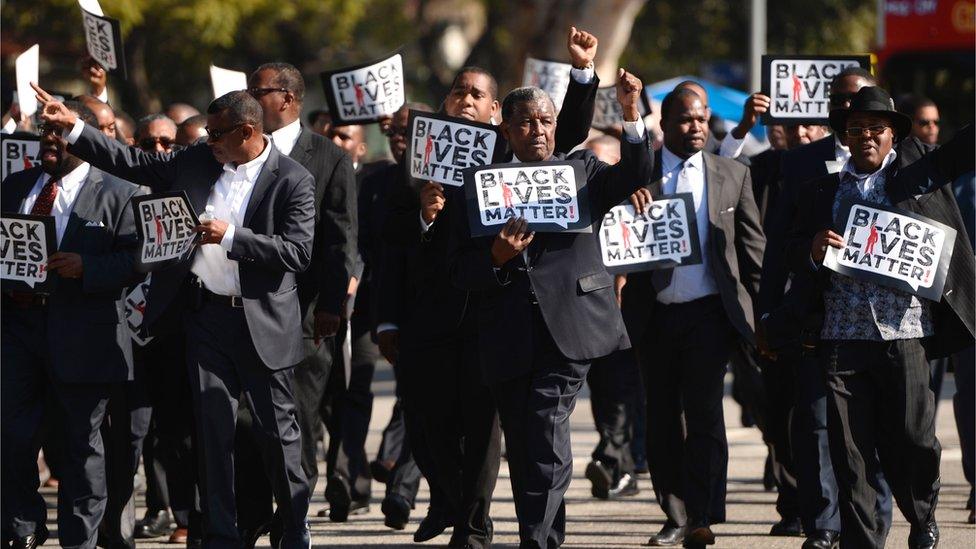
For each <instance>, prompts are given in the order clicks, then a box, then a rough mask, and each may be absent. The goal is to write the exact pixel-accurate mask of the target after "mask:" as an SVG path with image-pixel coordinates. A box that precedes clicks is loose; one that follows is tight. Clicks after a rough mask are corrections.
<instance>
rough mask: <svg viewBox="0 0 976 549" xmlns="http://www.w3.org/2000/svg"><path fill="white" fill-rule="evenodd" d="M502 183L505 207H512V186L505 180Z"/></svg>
mask: <svg viewBox="0 0 976 549" xmlns="http://www.w3.org/2000/svg"><path fill="white" fill-rule="evenodd" d="M501 183H502V201H504V202H505V207H506V208H511V207H512V188H511V187H509V186H508V183H505V181H504V180H502V182H501Z"/></svg>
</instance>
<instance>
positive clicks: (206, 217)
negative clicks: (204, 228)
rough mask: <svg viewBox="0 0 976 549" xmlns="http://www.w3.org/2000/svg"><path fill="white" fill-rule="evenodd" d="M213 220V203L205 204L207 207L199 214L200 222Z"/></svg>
mask: <svg viewBox="0 0 976 549" xmlns="http://www.w3.org/2000/svg"><path fill="white" fill-rule="evenodd" d="M213 220H214V207H213V204H207V208H206V209H205V210H204V212H203V213H202V214H200V223H204V222H207V221H213Z"/></svg>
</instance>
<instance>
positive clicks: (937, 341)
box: [786, 125, 976, 359]
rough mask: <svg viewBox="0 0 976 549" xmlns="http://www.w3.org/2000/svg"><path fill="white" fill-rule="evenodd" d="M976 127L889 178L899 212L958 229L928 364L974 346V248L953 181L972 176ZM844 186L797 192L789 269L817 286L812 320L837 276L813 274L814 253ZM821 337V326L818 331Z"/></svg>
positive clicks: (822, 183)
mask: <svg viewBox="0 0 976 549" xmlns="http://www.w3.org/2000/svg"><path fill="white" fill-rule="evenodd" d="M974 148H976V141H974V133H973V126H971V125H970V126H967V127H966V128H963V129H962V130H960V131H959V133H957V134H956V135H955V136H954V137H953V139H952V140H950V141H949V142H948V143H946V144H945V145H943V146H942V147H941V148H939V149H937V150H935V151H932V152H930V153H928V154H925V155H924V156H922V157H921V158H920V159H917V160H915V161H914V162H912V163H911V164H909V165H903V164H901V163H895V164H892V165H891V166H890V167H889V168H888V172H887V173H886V176H885V192H886V193H887V195H888V198H889V199H890V200H891V203H892V204H893V205H894V206H895V207H898V208H902V209H905V210H908V211H912V212H915V213H918V214H921V215H924V216H925V217H928V218H930V219H934V220H936V221H940V222H942V223H945V224H946V225H949V226H950V227H953V228H955V229H956V231H957V233H956V241H955V247H954V249H953V252H952V261H951V263H950V264H949V272H948V275H947V276H946V283H945V288H944V289H943V291H942V300H941V301H940V302H939V303H936V304H934V307H933V315H934V319H933V320H934V323H935V335H934V336H933V337H932V338H929V340H927V341H926V342H925V348H926V352H927V354H928V355H929V358H930V359H931V358H939V357H943V356H948V355H950V354H952V353H954V352H956V351H958V350H961V349H963V348H965V347H966V346H968V345H972V343H973V333H974V327H973V325H974V315H976V312H974V306H973V301H974V299H976V296H974V290H973V287H974V284H976V278H974V274H973V272H974V265H973V263H974V262H973V248H972V246H970V244H969V238H968V237H967V236H966V229H965V224H964V223H963V220H962V216H961V214H960V213H959V207H958V206H957V205H956V199H955V196H954V195H953V192H952V181H953V180H954V179H956V178H957V177H959V176H960V175H962V174H964V173H966V172H969V171H972V170H973V167H974V165H976V163H974V161H973V149H974ZM839 185H840V177H839V176H838V174H830V175H826V176H823V177H820V178H817V179H814V180H813V181H808V182H806V183H804V184H803V185H802V186H801V188H800V192H799V203H798V209H797V217H796V220H795V222H794V224H793V227H792V230H791V232H790V236H789V240H788V241H787V250H786V251H787V257H788V259H789V265H790V268H792V270H793V271H794V272H796V273H803V274H804V275H805V276H809V277H811V278H812V279H813V280H814V284H811V285H809V290H808V291H810V292H813V295H814V296H815V298H814V299H812V300H811V299H804V300H803V301H804V302H806V303H812V304H814V305H816V306H817V307H819V309H820V310H817V309H815V308H810V310H808V311H807V313H808V315H810V316H819V313H820V311H821V310H822V307H823V300H822V298H820V297H819V296H820V294H821V293H822V291H823V289H824V288H826V287H827V285H828V284H829V283H830V275H831V274H832V273H833V271H831V270H829V269H825V268H823V267H821V268H819V269H814V268H813V265H812V264H811V262H810V248H811V245H812V242H813V237H814V235H816V234H817V233H818V232H820V231H821V230H824V229H828V228H831V229H832V228H834V219H833V204H834V197H835V196H836V194H837V188H838V187H839ZM816 333H817V334H819V326H818V327H817V329H816Z"/></svg>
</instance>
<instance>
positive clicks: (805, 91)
mask: <svg viewBox="0 0 976 549" xmlns="http://www.w3.org/2000/svg"><path fill="white" fill-rule="evenodd" d="M856 66H860V67H862V68H864V69H867V70H870V69H871V59H870V57H868V56H866V55H820V56H816V55H764V56H762V92H763V93H764V94H765V95H768V96H769V98H770V100H771V103H770V105H769V110H768V111H767V112H766V113H765V114H763V115H762V122H763V124H826V123H827V116H828V115H829V114H830V81H831V80H833V78H834V77H835V76H837V73H839V72H841V71H842V70H844V69H846V68H847V67H856Z"/></svg>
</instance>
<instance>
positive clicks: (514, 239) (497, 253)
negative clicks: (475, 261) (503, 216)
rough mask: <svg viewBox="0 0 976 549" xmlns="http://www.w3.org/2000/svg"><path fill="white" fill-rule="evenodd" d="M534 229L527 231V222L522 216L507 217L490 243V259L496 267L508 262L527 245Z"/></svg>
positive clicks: (533, 233)
mask: <svg viewBox="0 0 976 549" xmlns="http://www.w3.org/2000/svg"><path fill="white" fill-rule="evenodd" d="M533 238H535V231H529V223H528V221H526V220H525V218H522V217H512V218H509V220H508V222H507V223H505V226H504V227H502V230H501V232H499V233H498V236H496V237H495V241H494V242H492V243H491V261H492V263H494V264H495V266H496V267H501V266H502V265H504V264H506V263H508V262H509V261H511V260H512V258H514V257H515V256H517V255H518V254H520V253H522V250H524V249H526V248H528V247H529V244H531V243H532V239H533Z"/></svg>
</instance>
